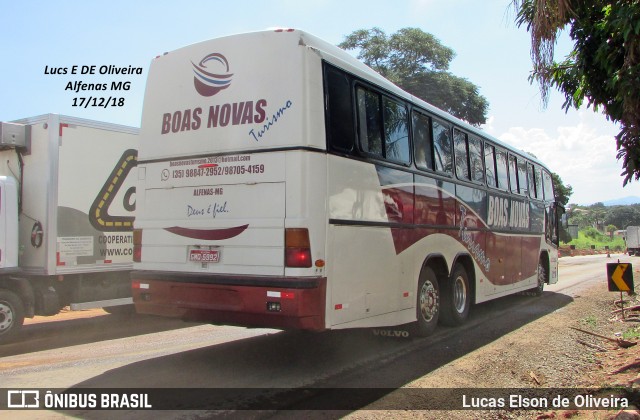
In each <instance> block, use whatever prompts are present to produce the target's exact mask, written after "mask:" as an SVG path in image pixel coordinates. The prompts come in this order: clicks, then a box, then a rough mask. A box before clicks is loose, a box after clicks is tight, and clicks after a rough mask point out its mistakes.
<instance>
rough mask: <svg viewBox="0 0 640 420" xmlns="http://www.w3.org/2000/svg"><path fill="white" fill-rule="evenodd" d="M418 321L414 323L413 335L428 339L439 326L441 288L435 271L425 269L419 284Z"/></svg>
mask: <svg viewBox="0 0 640 420" xmlns="http://www.w3.org/2000/svg"><path fill="white" fill-rule="evenodd" d="M416 315H417V318H418V319H417V321H416V322H414V323H413V325H412V328H411V334H412V335H415V336H418V337H427V336H429V335H431V333H433V331H434V330H435V329H436V327H437V326H438V318H439V316H440V287H439V286H438V278H437V277H436V273H435V272H434V271H433V269H431V268H429V267H425V268H424V269H423V270H422V273H421V275H420V281H419V282H418V295H417V302H416Z"/></svg>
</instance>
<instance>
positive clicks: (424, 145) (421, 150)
mask: <svg viewBox="0 0 640 420" xmlns="http://www.w3.org/2000/svg"><path fill="white" fill-rule="evenodd" d="M412 121H413V147H414V151H413V153H414V155H415V161H416V166H417V167H418V168H419V169H428V170H431V171H432V170H433V145H432V142H431V127H430V124H429V117H427V116H425V115H422V114H419V113H417V112H415V111H414V112H413V113H412Z"/></svg>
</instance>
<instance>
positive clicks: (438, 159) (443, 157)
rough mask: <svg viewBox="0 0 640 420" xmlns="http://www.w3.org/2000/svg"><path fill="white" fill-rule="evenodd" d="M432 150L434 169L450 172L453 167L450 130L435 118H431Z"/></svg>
mask: <svg viewBox="0 0 640 420" xmlns="http://www.w3.org/2000/svg"><path fill="white" fill-rule="evenodd" d="M433 151H434V160H435V166H436V171H438V172H445V173H447V174H450V173H451V169H452V167H453V156H452V151H451V130H450V129H449V126H447V125H445V124H443V123H441V122H439V121H436V120H433Z"/></svg>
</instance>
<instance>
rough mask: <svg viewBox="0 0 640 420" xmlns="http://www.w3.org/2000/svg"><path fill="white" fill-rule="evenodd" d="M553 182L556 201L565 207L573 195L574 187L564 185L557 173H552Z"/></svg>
mask: <svg viewBox="0 0 640 420" xmlns="http://www.w3.org/2000/svg"><path fill="white" fill-rule="evenodd" d="M551 180H552V181H553V190H554V192H555V196H556V201H557V202H558V203H559V204H561V205H562V206H563V207H565V206H566V205H567V203H568V202H569V197H571V194H573V187H572V186H571V185H569V184H567V185H564V183H563V182H562V178H560V175H558V174H556V173H555V172H552V173H551Z"/></svg>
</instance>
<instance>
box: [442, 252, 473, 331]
mask: <svg viewBox="0 0 640 420" xmlns="http://www.w3.org/2000/svg"><path fill="white" fill-rule="evenodd" d="M470 297H471V296H470V288H469V275H468V274H467V270H465V268H464V267H463V266H462V265H461V264H456V265H455V267H454V268H453V271H452V272H451V278H450V279H449V281H448V282H446V283H445V284H444V285H443V287H442V311H441V312H442V316H441V318H440V320H441V321H442V323H443V324H444V325H449V326H456V325H461V324H463V323H464V322H465V321H466V320H467V316H468V315H469V308H470V306H471V301H470Z"/></svg>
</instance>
